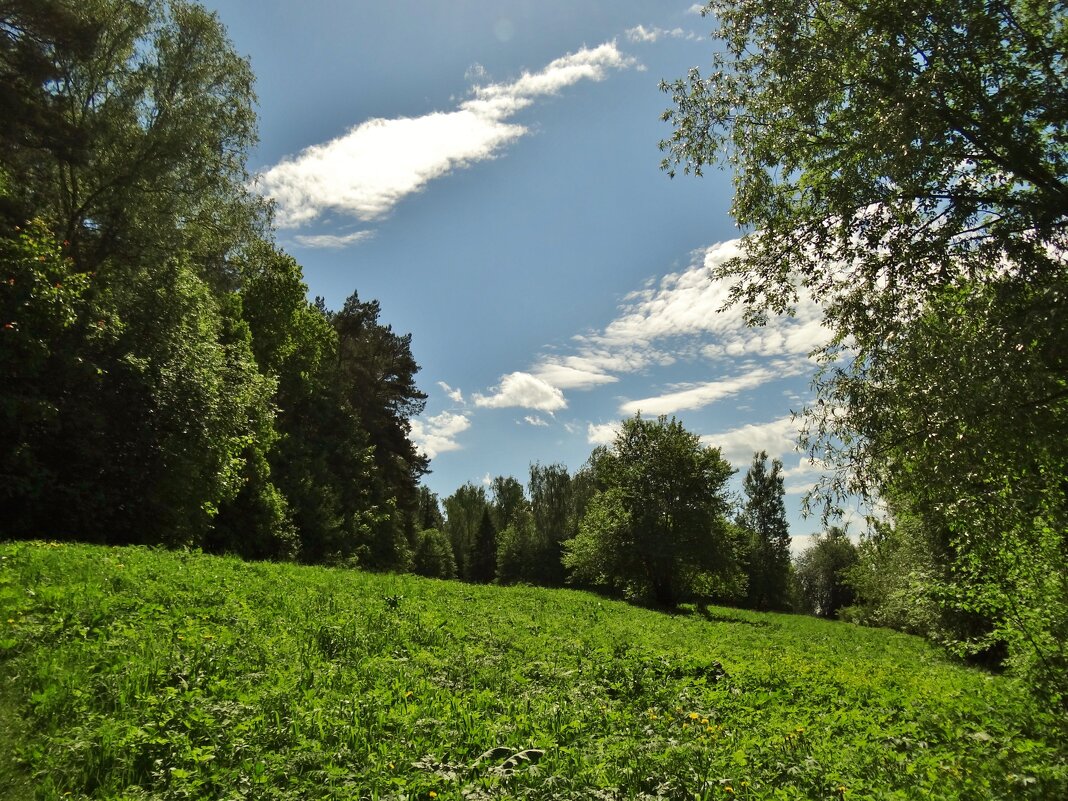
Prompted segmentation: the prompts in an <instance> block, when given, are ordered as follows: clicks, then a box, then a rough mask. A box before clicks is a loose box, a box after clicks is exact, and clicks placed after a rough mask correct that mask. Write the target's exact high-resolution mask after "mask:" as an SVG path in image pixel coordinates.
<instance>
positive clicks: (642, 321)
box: [531, 240, 830, 414]
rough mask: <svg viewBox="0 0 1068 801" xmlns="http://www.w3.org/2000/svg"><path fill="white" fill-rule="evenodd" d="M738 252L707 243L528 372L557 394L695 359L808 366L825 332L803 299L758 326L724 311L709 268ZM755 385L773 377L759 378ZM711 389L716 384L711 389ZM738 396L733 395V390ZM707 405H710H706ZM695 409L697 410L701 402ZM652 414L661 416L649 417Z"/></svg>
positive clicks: (692, 396)
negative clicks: (567, 349) (684, 264)
mask: <svg viewBox="0 0 1068 801" xmlns="http://www.w3.org/2000/svg"><path fill="white" fill-rule="evenodd" d="M739 255H741V250H740V241H739V240H731V241H728V242H721V243H719V244H716V245H713V246H711V247H709V248H707V249H705V250H704V251H699V252H698V253H697V254H696V258H695V260H694V263H693V264H691V266H690V267H689V268H688V269H686V270H684V271H682V272H677V273H670V274H668V275H666V276H664V277H663V278H661V279H660V280H659V282H658V283H657V284H656V285H654V286H651V287H649V288H647V289H644V290H641V291H638V292H634V293H631V294H630V295H629V296H628V297H627V298H626V299H625V302H624V304H623V305H622V306H621V307H620V309H619V314H618V315H617V317H616V318H615V319H614V320H613V321H612V322H610V323H609V324H608V325H607V326H605V327H604V328H603V329H601V330H600V331H594V332H592V333H588V334H583V335H581V336H577V337H574V338H573V340H572V343H573V352H571V353H564V354H550V355H546V356H544V357H542V358H541V359H540V360H539V361H538V362H537V363H536V364H535V366H534V367H533V368H532V369H531V373H532V374H534V375H536V376H537V377H539V378H540V379H542V380H543V381H545V382H547V383H549V384H552V385H553V386H555V387H558V388H559V389H564V390H566V389H579V390H585V389H591V388H593V387H597V386H600V385H602V384H609V383H613V382H615V381H618V380H619V379H618V376H619V375H621V374H631V373H636V372H640V371H643V370H646V369H649V368H651V367H658V366H660V367H662V366H667V365H670V364H673V363H674V362H676V361H678V360H680V359H691V360H692V359H697V358H703V359H707V360H709V361H711V362H712V363H714V364H715V363H717V362H725V363H726V362H730V361H732V360H735V359H738V358H753V357H775V358H778V359H782V360H784V361H783V362H782V364H783V365H788V364H792V365H793V366H792V367H788V369H790V370H797V371H800V370H801V369H802V366H803V369H809V368H810V365H809V364H808V362H807V359H806V357H807V355H808V354H809V353H810V352H812V351H813V350H814V349H816V348H818V347H819V346H821V345H823V344H825V343H826V342H827V341H828V340H829V338H830V332H829V331H828V329H827V328H825V327H824V325H823V322H822V320H823V314H822V310H821V309H820V307H819V306H818V305H817V304H816V303H815V302H814V301H813V300H812V299H811V298H809V297H807V296H803V297H801V298H800V299H799V301H798V303H797V308H796V314H795V315H794V316H792V317H785V316H783V317H772V318H770V319H769V320H768V323H767V325H765V326H763V327H761V328H750V327H748V326H746V324H745V320H744V316H743V310H742V309H741V308H740V307H739V306H737V305H735V306H729V307H728V306H727V301H728V298H729V292H730V284H729V283H728V282H726V281H722V280H713V279H712V277H711V275H712V271H713V270H714V269H715V268H717V267H718V266H720V265H722V264H723V263H724V262H725V261H727V260H728V259H731V258H733V257H735V256H739ZM759 375H760V376H762V377H763V380H765V381H767V380H772V379H773V378H776V377H779V376H778V375H771V374H767V373H766V372H765V373H760V374H759ZM756 377H757V376H756V374H753V375H751V376H750V377H749V378H748V379H746V378H735V379H727V380H726V381H727V382H728V383H724V381H718V382H709V383H708V384H705V385H701V386H695V387H687V388H685V389H682V390H679V391H676V392H671V393H668V395H665V396H662V397H664V398H667V397H669V396H672V401H671V402H672V403H676V404H693V403H698V402H699V401H700V400H701V399H702V398H715V397H716V396H720V397H722V396H724V395H722V394H721V393H724V392H726V394H733V391H731V392H727V390H728V389H729V388H730V387H731V386H732V384H731V383H730V382H734V384H733V385H736V384H737V382H739V381H741V382H743V384H744V387H743V388H749V387H752V386H756V384H755V383H753V382H754V381H755V379H756ZM713 385H716V386H718V389H717V388H714V386H713ZM735 391H740V390H735ZM652 400H654V399H645V400H644V401H634V402H629V403H628V404H626V405H625V406H624V407H623V411H624V412H625V413H628V414H629V413H631V412H632V411H634V410H636V409H637V408H638V406H637V405H636V404H645V403H647V402H649V401H652ZM708 402H711V401H708ZM700 405H705V404H704V403H701V404H700ZM654 407H655V408H657V409H665V410H666V411H663V412H657V411H654ZM641 408H642V410H643V411H646V412H648V413H650V414H659V413H668V414H669V413H670V412H671V411H674V410H678V409H683V408H697V407H696V406H692V405H676V406H674V408H669V404H668V403H667V401H665V402H664V403H663V404H653V403H650V405H642V406H641Z"/></svg>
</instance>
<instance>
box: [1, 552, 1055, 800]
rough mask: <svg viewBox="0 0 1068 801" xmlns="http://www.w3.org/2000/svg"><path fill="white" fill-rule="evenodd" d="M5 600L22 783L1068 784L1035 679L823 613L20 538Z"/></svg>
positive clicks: (400, 786) (14, 789)
mask: <svg viewBox="0 0 1068 801" xmlns="http://www.w3.org/2000/svg"><path fill="white" fill-rule="evenodd" d="M0 624H2V625H3V628H2V629H0V739H2V742H0V750H2V753H0V798H3V799H28V798H39V799H77V798H115V799H118V798H123V799H149V798H151V799H186V798H205V799H207V798H212V799H216V798H218V799H231V798H233V799H238V798H252V799H302V798H307V799H320V798H336V799H362V798H369V799H378V798H380V799H387V798H388V799H430V798H437V799H441V800H442V801H444V800H445V799H460V798H467V799H488V798H544V799H557V798H592V799H616V798H620V799H638V798H643V799H644V798H665V799H758V798H761V799H763V798H775V799H780V798H781V799H787V798H806V799H808V798H812V799H921V798H923V799H926V798H932V799H956V798H966V799H983V800H984V801H985V799H993V798H1013V799H1016V798H1036V799H1063V798H1068V754H1066V749H1065V743H1064V741H1063V739H1060V738H1059V736H1058V734H1057V733H1056V732H1057V730H1058V729H1057V726H1058V723H1057V721H1056V720H1055V719H1053V718H1052V716H1048V715H1043V713H1041V712H1040V711H1038V710H1036V709H1034V708H1033V707H1032V706H1030V703H1029V701H1028V700H1027V695H1026V693H1025V691H1024V690H1025V688H1023V687H1021V686H1019V685H1018V684H1017V683H1015V682H1014V681H1012V680H1011V679H1008V678H1006V677H1001V676H993V675H989V674H986V673H983V672H980V671H978V670H975V669H969V668H965V667H962V666H960V665H958V664H955V663H953V662H951V661H949V660H948V659H947V658H945V657H944V656H943V655H942V654H941V653H940V652H939V651H938V650H937V649H935V648H934V647H932V646H930V645H928V644H926V643H925V642H923V641H921V640H919V639H916V638H913V637H908V636H904V635H900V634H896V633H893V632H888V631H880V630H871V629H863V628H857V627H853V626H850V625H846V624H840V623H829V622H824V621H820V620H815V619H812V618H805V617H796V616H788V615H762V614H756V613H747V612H740V611H737V610H728V609H715V608H714V609H712V610H711V611H710V613H709V614H708V615H700V614H697V613H692V614H681V615H673V616H669V615H665V614H662V613H657V612H654V611H649V610H643V609H638V608H634V607H631V606H627V605H624V604H621V603H616V602H612V601H607V600H604V599H601V598H598V597H596V596H594V595H590V594H586V593H581V592H572V591H560V590H545V589H536V588H497V587H482V586H471V585H464V584H459V583H451V582H441V581H431V580H426V579H419V578H414V577H408V576H392V575H371V574H367V573H361V572H357V571H346V570H329V569H322V568H305V567H296V566H292V565H275V564H262V563H260V564H247V563H242V562H239V561H236V560H232V559H220V558H216V557H208V556H203V555H198V554H186V553H172V552H165V551H155V550H145V549H109V548H94V547H83V546H66V545H64V546H57V545H48V544H42V543H34V544H29V543H15V544H12V543H8V544H3V545H0ZM1062 731H1063V729H1062Z"/></svg>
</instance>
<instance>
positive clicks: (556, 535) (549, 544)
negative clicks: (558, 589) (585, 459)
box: [527, 463, 572, 586]
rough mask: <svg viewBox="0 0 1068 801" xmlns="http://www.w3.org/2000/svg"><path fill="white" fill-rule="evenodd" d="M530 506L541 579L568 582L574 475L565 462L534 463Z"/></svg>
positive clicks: (556, 583) (536, 570)
mask: <svg viewBox="0 0 1068 801" xmlns="http://www.w3.org/2000/svg"><path fill="white" fill-rule="evenodd" d="M527 488H528V490H529V491H530V510H531V513H532V514H533V516H534V532H535V535H536V538H537V540H536V545H535V549H534V553H532V554H531V558H532V559H533V560H534V562H535V564H534V565H531V568H532V569H533V571H534V573H535V575H536V576H537V583H538V584H543V585H546V586H562V585H563V583H564V569H563V563H562V562H561V561H560V559H561V556H562V555H563V542H564V540H566V539H568V538H569V537H570V536H571V533H572V532H571V530H570V523H571V475H570V474H569V473H568V472H567V467H565V466H564V465H562V464H552V465H541V464H538V463H535V464H532V465H531V466H530V482H529V483H528V484H527Z"/></svg>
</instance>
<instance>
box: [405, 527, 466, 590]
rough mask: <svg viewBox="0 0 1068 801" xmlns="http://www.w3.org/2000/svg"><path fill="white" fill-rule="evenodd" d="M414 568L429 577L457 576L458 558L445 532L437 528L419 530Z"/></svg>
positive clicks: (444, 577)
mask: <svg viewBox="0 0 1068 801" xmlns="http://www.w3.org/2000/svg"><path fill="white" fill-rule="evenodd" d="M412 570H413V571H414V572H415V573H416V574H418V575H420V576H427V577H429V578H443V579H452V578H456V560H455V559H454V558H453V555H452V546H451V545H450V544H449V538H448V537H447V536H445V534H444V533H443V532H441V531H439V530H438V529H436V528H428V529H425V530H423V531H420V532H419V535H418V538H417V541H416V546H415V554H414V556H413V557H412Z"/></svg>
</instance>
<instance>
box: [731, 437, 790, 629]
mask: <svg viewBox="0 0 1068 801" xmlns="http://www.w3.org/2000/svg"><path fill="white" fill-rule="evenodd" d="M742 490H743V492H744V493H745V505H744V506H743V507H742V511H741V514H740V515H739V516H738V522H739V524H740V525H741V526H742V527H743V528H744V529H745V530H746V531H747V532H748V534H749V545H748V548H747V554H748V560H747V562H748V564H747V575H748V584H747V594H746V601H747V603H748V605H749V606H751V607H752V608H754V609H785V608H786V607H787V606H788V603H787V596H788V591H789V577H790V529H789V525H788V524H787V522H786V505H785V503H784V502H783V498H784V496H785V491H784V489H783V479H782V462H781V461H779V460H778V459H775V460H773V461H772V464H771V471H770V472H769V471H768V454H767V451H760V452H759V453H756V454H754V455H753V464H752V465H751V466H750V468H749V470H747V471H746V474H745V480H744V482H743V484H742Z"/></svg>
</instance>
